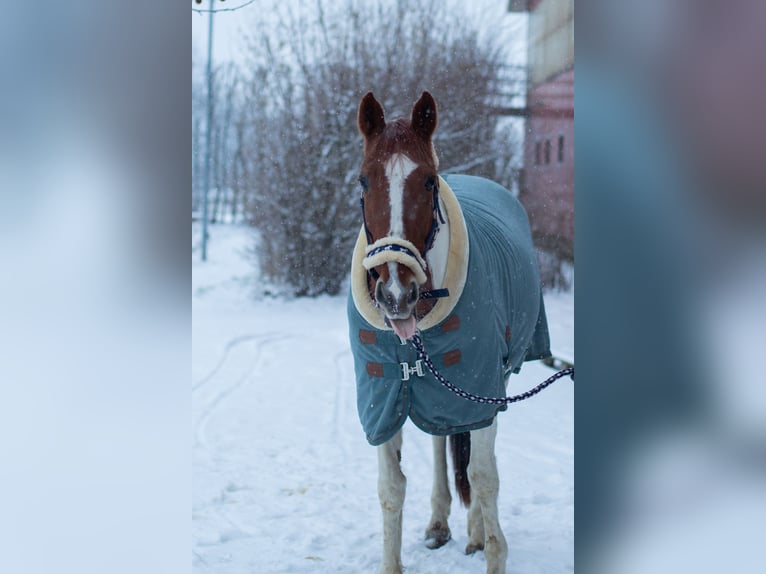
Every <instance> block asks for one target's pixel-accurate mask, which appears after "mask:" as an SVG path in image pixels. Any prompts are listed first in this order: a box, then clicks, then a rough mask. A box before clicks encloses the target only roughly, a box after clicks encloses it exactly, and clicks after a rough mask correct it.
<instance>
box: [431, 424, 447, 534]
mask: <svg viewBox="0 0 766 574" xmlns="http://www.w3.org/2000/svg"><path fill="white" fill-rule="evenodd" d="M433 448H434V487H433V490H432V491H431V521H430V522H429V523H428V528H427V529H426V546H428V547H429V548H432V549H433V548H439V547H441V546H444V545H445V544H446V543H447V542H448V541H449V539H450V538H451V536H452V535H451V534H450V530H449V525H448V524H447V518H449V512H450V504H452V496H451V495H450V493H449V484H448V479H447V437H446V436H434V437H433Z"/></svg>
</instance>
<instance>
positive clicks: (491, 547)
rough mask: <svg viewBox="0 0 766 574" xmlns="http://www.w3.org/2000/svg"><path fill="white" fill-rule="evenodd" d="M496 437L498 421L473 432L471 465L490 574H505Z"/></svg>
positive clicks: (504, 548) (470, 478)
mask: <svg viewBox="0 0 766 574" xmlns="http://www.w3.org/2000/svg"><path fill="white" fill-rule="evenodd" d="M496 435H497V420H495V421H494V422H493V423H492V425H490V426H488V427H487V428H483V429H480V430H477V431H472V432H471V461H470V463H469V464H468V479H469V480H470V482H471V491H472V496H473V497H475V502H478V503H479V504H480V505H481V516H482V519H483V520H482V522H483V524H484V556H485V557H486V559H487V574H505V562H506V560H507V559H508V544H507V543H506V541H505V536H503V531H502V530H501V529H500V522H499V520H498V515H497V495H498V491H499V489H500V479H499V478H498V474H497V461H496V460H495V436H496Z"/></svg>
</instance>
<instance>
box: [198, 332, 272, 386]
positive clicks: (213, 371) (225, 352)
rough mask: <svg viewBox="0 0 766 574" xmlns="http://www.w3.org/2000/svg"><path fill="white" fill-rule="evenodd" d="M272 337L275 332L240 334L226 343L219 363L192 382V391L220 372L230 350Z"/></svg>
mask: <svg viewBox="0 0 766 574" xmlns="http://www.w3.org/2000/svg"><path fill="white" fill-rule="evenodd" d="M270 337H274V334H268V333H267V334H262V335H240V336H239V337H234V338H233V339H231V340H230V341H229V342H227V343H226V345H225V346H224V348H223V353H222V354H221V358H220V359H219V360H218V363H217V364H216V365H215V367H213V368H212V369H211V370H210V372H209V373H208V374H207V375H205V376H204V377H202V378H201V379H200V380H199V381H197V382H196V383H193V384H192V392H194V391H196V390H198V389H199V388H201V387H202V385H204V384H205V383H207V382H208V381H209V380H210V379H212V378H213V377H214V376H215V375H217V374H218V372H219V371H220V370H221V367H223V365H224V363H226V359H227V358H228V356H229V352H230V351H231V350H232V349H233V348H234V347H236V346H237V345H240V344H242V343H246V342H248V341H257V340H259V339H268V338H270Z"/></svg>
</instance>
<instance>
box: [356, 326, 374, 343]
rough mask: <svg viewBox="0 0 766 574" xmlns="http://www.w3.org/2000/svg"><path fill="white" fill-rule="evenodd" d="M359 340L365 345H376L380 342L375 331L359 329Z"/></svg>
mask: <svg viewBox="0 0 766 574" xmlns="http://www.w3.org/2000/svg"><path fill="white" fill-rule="evenodd" d="M359 340H360V341H361V342H362V343H364V344H365V345H376V344H377V343H378V334H377V333H376V332H375V331H368V330H367V329H359Z"/></svg>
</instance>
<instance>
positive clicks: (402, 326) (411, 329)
mask: <svg viewBox="0 0 766 574" xmlns="http://www.w3.org/2000/svg"><path fill="white" fill-rule="evenodd" d="M389 322H390V323H391V327H393V329H394V332H395V333H396V334H397V335H399V336H400V337H401V338H402V339H409V338H411V337H412V336H413V335H414V334H415V329H416V328H417V321H415V315H410V316H409V318H407V319H389Z"/></svg>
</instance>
